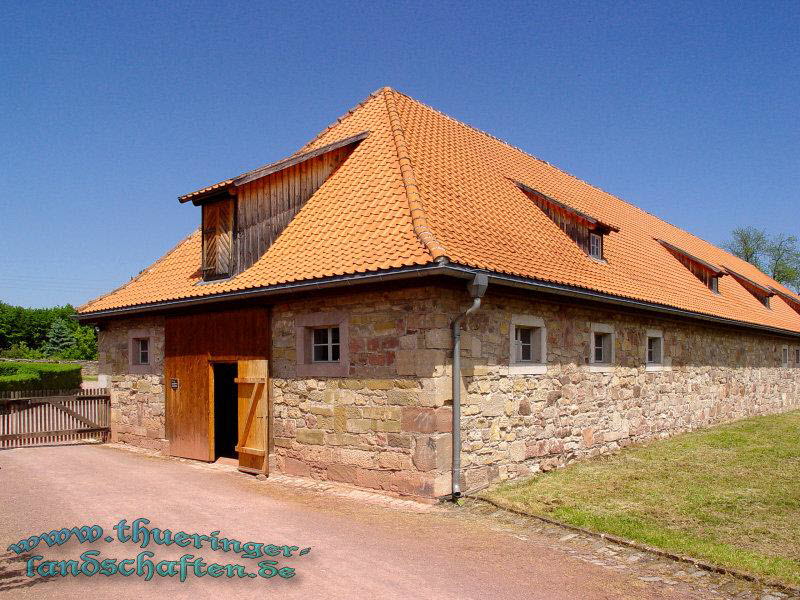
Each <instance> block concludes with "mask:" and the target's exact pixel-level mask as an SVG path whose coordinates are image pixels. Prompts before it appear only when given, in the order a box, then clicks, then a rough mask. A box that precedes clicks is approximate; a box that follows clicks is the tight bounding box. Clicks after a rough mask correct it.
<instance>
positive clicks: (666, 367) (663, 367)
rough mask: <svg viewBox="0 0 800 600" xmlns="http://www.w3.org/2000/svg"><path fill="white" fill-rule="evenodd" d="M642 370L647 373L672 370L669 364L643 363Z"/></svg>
mask: <svg viewBox="0 0 800 600" xmlns="http://www.w3.org/2000/svg"><path fill="white" fill-rule="evenodd" d="M644 370H645V371H646V372H647V373H658V372H660V371H672V367H670V366H669V365H645V367H644Z"/></svg>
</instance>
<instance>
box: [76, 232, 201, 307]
mask: <svg viewBox="0 0 800 600" xmlns="http://www.w3.org/2000/svg"><path fill="white" fill-rule="evenodd" d="M198 233H200V228H199V227H198V228H197V229H193V230H192V231H191V232H190V233H189V235H187V236H184V238H183V239H181V241H180V242H178V243H177V244H175V245H174V246H173V247H172V248H170V249H169V250H167V252H166V253H164V256H162V257H161V258H159V259H158V260H157V261H155V262H154V263H153V264H151V265H149V266H147V267H145V268H144V269H142V270H141V271H139V272H138V273H137V274H136V275H134V276H133V277H131V278H130V279H129V280H128V281H126V282H125V283H123V284H122V285H118V286H117V287H115V288H114V289H113V290H111V291H110V292H106V293H105V294H100V295H99V296H97V297H96V298H92V299H91V300H87V301H86V302H84V303H83V304H81V305H80V306H79V307H77V308H76V309H75V312H81V311H82V310H84V309H85V308H86V307H87V306H90V305H92V304H94V303H95V302H99V301H100V300H102V299H103V298H106V297H108V296H110V295H111V294H116V293H117V292H118V291H120V290H122V289H123V288H126V287H128V286H129V285H130V284H132V283H133V282H134V281H137V280H138V279H139V278H140V277H142V276H144V275H145V274H146V273H149V272H150V271H152V270H153V268H155V266H156V265H158V264H160V263H162V262H164V261H165V260H166V259H167V257H168V256H169V255H170V254H172V253H173V252H175V251H176V250H177V249H178V248H180V247H181V246H183V244H185V243H186V242H187V241H189V239H191V238H192V237H193V236H195V235H197V234H198Z"/></svg>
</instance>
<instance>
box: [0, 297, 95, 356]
mask: <svg viewBox="0 0 800 600" xmlns="http://www.w3.org/2000/svg"><path fill="white" fill-rule="evenodd" d="M74 315H75V309H74V308H73V307H72V306H71V305H69V304H65V305H64V306H54V307H52V308H24V307H22V306H13V305H11V304H6V303H5V302H0V357H3V358H64V359H71V360H93V359H95V358H97V334H96V333H95V330H94V327H89V326H86V325H81V324H80V323H78V322H77V321H76V320H75V319H74V318H73V316H74Z"/></svg>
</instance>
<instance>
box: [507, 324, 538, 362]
mask: <svg viewBox="0 0 800 600" xmlns="http://www.w3.org/2000/svg"><path fill="white" fill-rule="evenodd" d="M514 338H515V346H516V347H515V352H516V356H515V360H514V362H517V363H542V362H543V361H542V343H541V339H542V329H541V328H540V327H520V326H517V328H516V332H515V334H514Z"/></svg>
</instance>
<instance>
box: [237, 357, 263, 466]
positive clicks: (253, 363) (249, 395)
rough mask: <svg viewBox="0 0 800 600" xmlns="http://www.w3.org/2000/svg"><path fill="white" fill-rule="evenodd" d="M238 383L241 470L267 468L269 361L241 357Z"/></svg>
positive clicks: (238, 447)
mask: <svg viewBox="0 0 800 600" xmlns="http://www.w3.org/2000/svg"><path fill="white" fill-rule="evenodd" d="M238 364H239V374H238V377H237V378H236V383H237V384H238V388H239V443H238V444H237V445H236V451H237V452H238V453H239V470H240V471H244V472H246V473H264V474H266V473H267V471H268V454H269V453H268V447H269V375H268V373H269V370H268V369H269V367H268V362H267V361H266V360H240V361H238Z"/></svg>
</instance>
